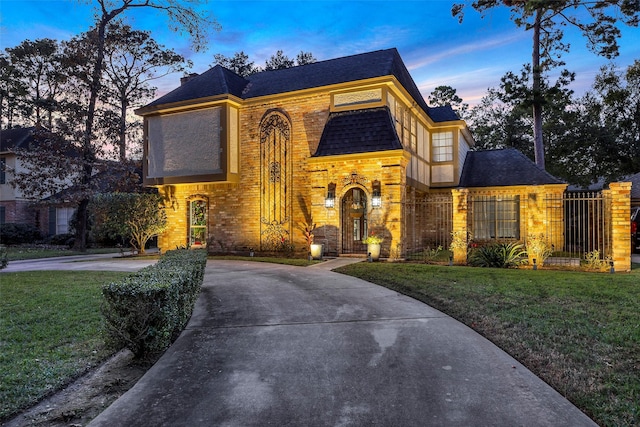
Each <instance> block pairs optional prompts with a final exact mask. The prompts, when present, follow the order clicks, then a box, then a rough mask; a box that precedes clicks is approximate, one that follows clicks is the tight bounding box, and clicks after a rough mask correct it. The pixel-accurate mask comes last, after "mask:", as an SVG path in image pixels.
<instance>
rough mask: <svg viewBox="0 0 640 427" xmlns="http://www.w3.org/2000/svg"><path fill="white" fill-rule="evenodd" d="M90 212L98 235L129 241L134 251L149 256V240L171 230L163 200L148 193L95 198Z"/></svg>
mask: <svg viewBox="0 0 640 427" xmlns="http://www.w3.org/2000/svg"><path fill="white" fill-rule="evenodd" d="M89 211H90V212H91V214H92V218H93V221H94V234H96V235H101V236H104V237H108V238H110V239H118V238H121V237H124V238H128V239H129V243H130V244H131V247H132V248H133V249H134V250H135V251H137V252H138V253H139V254H144V253H145V246H146V244H147V242H148V241H149V239H151V238H152V237H155V236H157V235H159V234H160V233H162V232H163V231H164V230H165V229H166V228H167V216H166V214H165V212H164V208H163V207H162V197H160V196H159V195H157V194H148V193H107V194H99V195H96V196H94V197H93V198H92V200H91V203H90V205H89Z"/></svg>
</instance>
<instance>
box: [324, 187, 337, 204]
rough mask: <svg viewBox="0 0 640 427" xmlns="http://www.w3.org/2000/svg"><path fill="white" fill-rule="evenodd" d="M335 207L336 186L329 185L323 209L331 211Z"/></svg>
mask: <svg viewBox="0 0 640 427" xmlns="http://www.w3.org/2000/svg"><path fill="white" fill-rule="evenodd" d="M335 205H336V185H335V184H329V187H328V189H327V197H325V199H324V207H325V208H328V209H333V207H335Z"/></svg>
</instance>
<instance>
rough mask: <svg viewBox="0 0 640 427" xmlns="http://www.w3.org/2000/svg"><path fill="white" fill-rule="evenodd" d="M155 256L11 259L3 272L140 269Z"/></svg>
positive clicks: (152, 260) (108, 255) (113, 254)
mask: <svg viewBox="0 0 640 427" xmlns="http://www.w3.org/2000/svg"><path fill="white" fill-rule="evenodd" d="M157 261H158V260H157V259H154V258H135V257H131V258H128V257H124V258H123V257H122V256H120V255H118V254H115V253H112V254H96V255H72V256H64V257H54V258H39V259H28V260H21V261H9V264H8V265H7V267H6V268H5V269H3V270H0V274H2V273H12V272H17V271H45V270H93V271H131V272H133V271H138V270H140V269H141V268H143V267H146V266H148V265H151V264H154V263H156V262H157Z"/></svg>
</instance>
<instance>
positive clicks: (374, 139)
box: [313, 107, 402, 157]
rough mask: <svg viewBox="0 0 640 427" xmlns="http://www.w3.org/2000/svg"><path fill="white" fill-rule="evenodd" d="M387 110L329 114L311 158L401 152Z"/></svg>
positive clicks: (373, 109) (382, 108) (383, 108)
mask: <svg viewBox="0 0 640 427" xmlns="http://www.w3.org/2000/svg"><path fill="white" fill-rule="evenodd" d="M401 148H402V144H401V143H400V141H399V140H398V134H397V133H396V131H395V129H394V125H393V118H392V117H391V112H390V111H389V109H388V108H387V107H380V108H371V109H367V110H355V111H345V112H340V113H332V114H331V115H330V116H329V120H328V121H327V124H326V125H325V127H324V130H323V132H322V137H320V143H319V144H318V149H317V150H316V152H315V154H314V155H313V157H322V156H333V155H338V154H354V153H369V152H372V151H386V150H396V149H401Z"/></svg>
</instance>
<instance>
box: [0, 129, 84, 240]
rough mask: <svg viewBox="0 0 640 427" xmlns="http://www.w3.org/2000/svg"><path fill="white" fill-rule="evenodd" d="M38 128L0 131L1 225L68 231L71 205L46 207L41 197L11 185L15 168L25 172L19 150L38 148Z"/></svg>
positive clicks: (52, 231)
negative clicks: (36, 134) (33, 198)
mask: <svg viewBox="0 0 640 427" xmlns="http://www.w3.org/2000/svg"><path fill="white" fill-rule="evenodd" d="M34 131H35V127H28V128H12V129H6V130H3V131H1V132H0V225H2V224H5V223H21V224H30V225H33V226H35V227H38V228H39V229H40V231H41V232H42V233H43V234H64V233H67V232H68V231H69V220H70V219H71V216H72V214H73V208H70V207H64V206H60V207H49V208H46V209H42V208H41V207H40V206H38V205H37V202H38V200H31V199H28V198H26V197H25V196H24V195H23V193H22V191H20V188H18V187H14V186H13V185H11V179H12V177H13V172H14V171H25V170H26V169H25V165H24V164H23V162H21V160H20V157H19V156H18V155H17V154H16V152H17V151H19V150H37V148H38V142H37V139H36V138H34Z"/></svg>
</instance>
